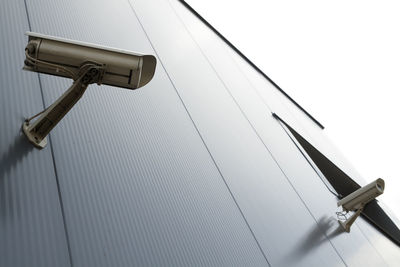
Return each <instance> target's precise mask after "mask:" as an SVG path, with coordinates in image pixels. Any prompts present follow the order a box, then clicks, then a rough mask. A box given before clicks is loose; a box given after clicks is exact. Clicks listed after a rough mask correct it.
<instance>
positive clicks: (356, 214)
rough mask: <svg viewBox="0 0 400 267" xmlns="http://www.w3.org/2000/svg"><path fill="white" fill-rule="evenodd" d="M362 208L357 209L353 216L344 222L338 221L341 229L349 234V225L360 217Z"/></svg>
mask: <svg viewBox="0 0 400 267" xmlns="http://www.w3.org/2000/svg"><path fill="white" fill-rule="evenodd" d="M363 209H364V206H362V207H361V208H359V209H358V210H356V211H355V212H354V214H353V215H351V216H350V218H348V219H347V220H346V221H340V220H339V223H340V225H341V226H342V227H343V229H344V230H345V231H346V232H347V233H350V227H351V225H352V224H353V223H354V222H355V221H356V219H357V218H358V216H360V214H361V212H362V211H363Z"/></svg>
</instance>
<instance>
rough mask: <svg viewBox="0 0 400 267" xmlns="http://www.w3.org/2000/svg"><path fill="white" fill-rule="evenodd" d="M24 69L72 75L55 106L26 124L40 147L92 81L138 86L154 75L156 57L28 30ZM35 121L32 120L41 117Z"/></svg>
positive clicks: (25, 129)
mask: <svg viewBox="0 0 400 267" xmlns="http://www.w3.org/2000/svg"><path fill="white" fill-rule="evenodd" d="M26 35H28V37H29V39H28V44H27V46H26V48H25V57H26V58H25V61H24V67H23V69H24V70H27V71H34V72H39V73H46V74H51V75H55V76H60V77H66V78H71V79H72V80H73V84H72V86H71V87H70V88H69V89H68V90H67V91H66V92H65V93H64V94H63V95H62V96H61V97H60V98H58V99H57V100H56V101H55V102H54V103H53V104H52V105H50V106H49V107H48V108H47V109H45V110H44V111H42V112H40V113H38V114H37V115H35V116H33V117H31V118H28V119H26V120H25V122H24V123H23V124H22V130H23V132H24V134H25V135H26V136H27V138H28V140H29V141H30V142H31V143H32V144H33V145H35V146H36V147H37V148H40V149H41V148H44V147H45V146H46V144H47V141H46V136H47V135H48V134H49V133H50V131H51V130H52V129H53V128H54V127H55V126H56V125H57V123H58V122H59V121H60V120H61V119H62V118H63V117H64V116H65V115H66V114H67V113H68V111H69V110H70V109H71V108H72V107H73V106H74V105H75V104H76V102H78V100H79V99H80V98H81V97H82V95H83V93H84V92H85V91H86V88H87V87H88V86H89V84H92V83H97V84H98V85H101V84H107V85H111V86H116V87H122V88H127V89H137V88H140V87H142V86H144V85H146V84H147V83H148V82H150V80H151V79H152V78H153V76H154V73H155V68H156V64H157V61H156V58H155V57H154V56H152V55H141V54H138V53H134V52H130V51H126V50H121V49H115V48H110V47H105V46H100V45H95V44H90V43H85V42H79V41H73V40H69V39H64V38H58V37H53V36H47V35H43V34H38V33H33V32H27V33H26ZM39 115H40V117H39V118H38V119H37V120H36V121H35V122H33V123H32V124H31V123H30V121H31V120H32V119H33V118H35V117H37V116H39Z"/></svg>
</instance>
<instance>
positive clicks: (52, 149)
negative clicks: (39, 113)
mask: <svg viewBox="0 0 400 267" xmlns="http://www.w3.org/2000/svg"><path fill="white" fill-rule="evenodd" d="M24 5H25V12H26V17H27V19H28V26H29V31H32V25H31V21H30V17H29V11H28V5H27V3H26V0H24ZM37 77H38V81H39V88H40V94H41V97H42V104H43V109H46V103H45V100H44V93H43V86H42V80H41V78H40V74H39V73H37ZM48 138H49V142H48V143H49V146H50V153H51V159H52V161H53V167H54V175H55V177H56V184H57V193H58V199H59V201H60V208H61V216H62V221H63V226H64V232H65V240H66V243H67V250H68V258H69V262H70V265H71V267H73V266H74V264H73V260H72V253H71V245H70V240H69V234H68V227H67V222H66V220H65V212H64V204H63V200H62V195H61V189H60V182H59V178H58V173H57V166H56V161H55V158H54V148H53V143H52V142H51V137H50V135H48Z"/></svg>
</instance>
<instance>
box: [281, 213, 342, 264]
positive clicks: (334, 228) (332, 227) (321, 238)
mask: <svg viewBox="0 0 400 267" xmlns="http://www.w3.org/2000/svg"><path fill="white" fill-rule="evenodd" d="M342 233H344V229H343V228H342V227H341V226H340V224H339V223H338V221H337V219H336V218H334V217H328V216H323V217H321V218H320V219H319V220H318V222H317V224H315V226H314V227H313V228H311V230H310V231H309V232H308V233H307V234H305V235H304V237H303V238H302V239H301V240H300V241H299V243H298V244H297V245H296V246H295V248H294V249H293V250H292V252H291V253H290V254H289V255H287V256H286V257H285V258H284V259H283V260H282V262H281V263H280V264H278V265H280V266H293V265H297V264H299V262H300V261H301V259H302V258H304V256H306V255H307V254H309V253H310V252H312V251H313V250H314V249H315V248H317V247H319V246H320V245H321V244H323V243H325V242H328V241H329V239H332V238H334V237H335V236H338V235H340V234H342Z"/></svg>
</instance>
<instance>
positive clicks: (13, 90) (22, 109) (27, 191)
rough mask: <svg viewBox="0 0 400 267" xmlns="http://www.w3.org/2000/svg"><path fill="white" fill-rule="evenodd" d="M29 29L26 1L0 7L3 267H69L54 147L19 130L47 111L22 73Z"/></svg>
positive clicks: (33, 80) (34, 79) (32, 80)
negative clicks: (35, 142) (38, 145)
mask: <svg viewBox="0 0 400 267" xmlns="http://www.w3.org/2000/svg"><path fill="white" fill-rule="evenodd" d="M27 30H29V26H28V20H27V14H26V11H25V5H24V2H23V1H14V0H8V1H1V2H0V36H1V39H0V43H1V49H0V59H1V60H0V70H1V71H0V88H1V97H0V123H1V130H0V266H4V267H6V266H7V267H8V266H69V265H70V262H69V256H68V248H67V242H66V237H65V231H64V225H63V220H62V213H61V208H60V202H59V198H58V191H57V184H56V177H55V173H54V167H53V159H52V156H51V150H50V147H47V148H46V149H44V150H43V151H38V150H35V149H33V147H32V145H31V144H29V143H28V142H27V141H26V139H25V137H24V136H22V134H21V131H20V127H21V124H22V122H23V120H24V117H27V116H32V115H33V114H35V113H37V112H39V111H41V110H42V109H43V103H42V96H41V93H40V87H39V81H38V76H37V74H34V73H28V72H23V71H22V66H23V61H24V57H25V56H24V48H25V45H26V43H27V38H26V36H24V33H25V31H27Z"/></svg>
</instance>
